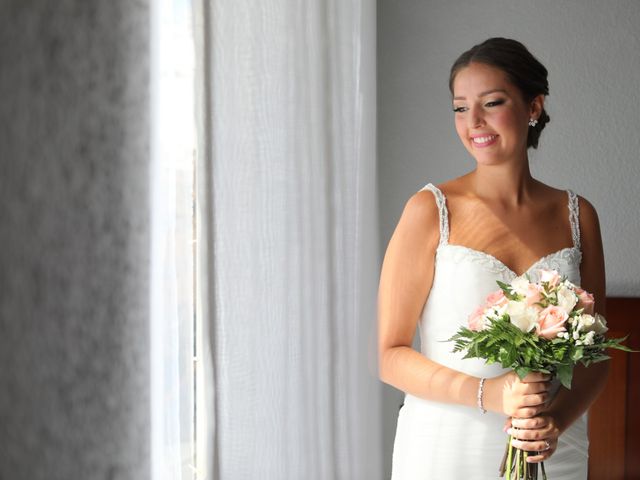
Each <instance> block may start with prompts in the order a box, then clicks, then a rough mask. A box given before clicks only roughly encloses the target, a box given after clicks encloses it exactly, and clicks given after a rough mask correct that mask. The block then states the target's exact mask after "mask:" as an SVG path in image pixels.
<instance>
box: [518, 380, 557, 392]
mask: <svg viewBox="0 0 640 480" xmlns="http://www.w3.org/2000/svg"><path fill="white" fill-rule="evenodd" d="M550 389H551V382H532V383H525V384H524V390H525V393H543V392H548V391H549V390H550Z"/></svg>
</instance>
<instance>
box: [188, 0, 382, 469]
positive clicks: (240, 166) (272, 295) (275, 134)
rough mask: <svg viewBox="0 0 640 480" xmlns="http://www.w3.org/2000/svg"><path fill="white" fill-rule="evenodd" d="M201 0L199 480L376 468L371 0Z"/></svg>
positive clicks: (378, 441) (377, 387)
mask: <svg viewBox="0 0 640 480" xmlns="http://www.w3.org/2000/svg"><path fill="white" fill-rule="evenodd" d="M203 2H204V3H203V4H202V7H201V8H202V12H203V17H202V18H203V25H202V32H201V35H200V37H199V53H198V55H199V59H200V67H199V68H200V71H201V74H202V75H201V77H200V78H202V79H203V81H204V82H205V83H204V85H203V88H202V89H201V91H200V93H199V99H200V102H201V103H202V104H203V105H204V106H203V107H201V118H200V121H199V128H200V144H201V147H200V148H201V151H202V152H203V153H204V155H203V156H204V158H205V159H206V161H207V164H208V167H206V168H203V169H202V170H201V172H204V174H205V175H206V176H207V177H206V179H205V182H204V189H205V191H203V192H200V195H201V198H203V199H204V202H205V203H206V205H207V206H206V207H204V208H203V212H204V213H205V215H208V216H207V217H206V218H204V219H203V221H204V222H205V228H206V229H208V231H209V237H208V238H210V240H211V244H210V245H208V248H210V252H209V253H208V255H207V256H206V262H207V264H206V268H207V270H206V271H205V272H203V274H204V275H205V277H207V279H208V280H207V282H208V284H207V285H208V287H207V288H208V289H209V290H208V295H209V297H208V298H203V299H202V301H203V302H204V303H206V308H208V309H209V310H208V311H209V321H210V322H211V323H210V325H209V326H210V329H211V330H210V335H211V340H212V343H211V348H212V355H213V366H214V371H213V372H212V377H211V378H212V379H213V381H214V384H213V388H212V390H211V393H212V395H213V398H212V399H211V400H212V402H213V403H214V409H215V410H214V411H215V415H214V416H215V418H214V419H212V421H211V423H212V424H213V423H215V443H214V445H213V452H212V457H211V458H212V461H213V463H214V465H213V467H214V468H213V472H215V473H214V478H220V479H234V480H236V479H237V480H241V479H253V478H261V479H277V480H282V479H299V478H305V479H322V480H325V479H334V478H335V479H338V478H344V479H377V478H381V477H382V473H381V472H382V460H381V456H382V455H381V452H382V440H381V436H382V435H381V428H380V423H381V422H380V418H381V416H380V400H379V398H380V384H379V382H378V377H377V364H376V354H375V352H376V340H375V338H376V334H375V332H376V294H377V275H378V271H379V259H378V251H379V249H378V245H377V239H378V233H377V232H378V230H377V205H376V197H377V196H376V191H375V189H376V178H375V175H376V158H375V3H374V2H373V1H372V0H353V1H349V2H343V1H339V0H306V1H294V0H277V1H273V0H271V1H256V0H254V1H250V0H210V1H207V0H203ZM205 236H206V235H205Z"/></svg>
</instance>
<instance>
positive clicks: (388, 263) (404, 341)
mask: <svg viewBox="0 0 640 480" xmlns="http://www.w3.org/2000/svg"><path fill="white" fill-rule="evenodd" d="M439 238H440V232H439V215H438V208H437V205H436V202H435V197H434V195H433V193H431V192H430V191H421V192H417V193H415V194H414V195H413V196H412V197H411V198H409V200H408V201H407V203H406V204H405V207H404V210H403V212H402V215H401V217H400V220H399V222H398V225H397V226H396V229H395V231H394V232H393V235H392V236H391V239H390V240H389V244H388V246H387V250H386V253H385V256H384V260H383V263H382V270H381V274H380V285H379V289H378V353H379V356H380V360H381V361H382V360H383V357H384V354H385V352H386V351H387V350H388V349H389V348H392V347H396V346H401V345H406V346H411V344H412V341H413V336H414V333H415V329H416V325H417V323H418V318H419V316H420V312H421V310H422V308H423V306H424V303H425V301H426V299H427V296H428V294H429V291H430V289H431V283H432V281H433V270H434V262H435V251H436V248H437V245H438V241H439ZM381 366H382V365H381Z"/></svg>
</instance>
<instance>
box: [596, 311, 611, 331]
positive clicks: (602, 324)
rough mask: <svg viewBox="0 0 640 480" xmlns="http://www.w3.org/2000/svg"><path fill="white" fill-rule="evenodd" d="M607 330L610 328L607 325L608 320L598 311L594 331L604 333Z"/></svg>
mask: <svg viewBox="0 0 640 480" xmlns="http://www.w3.org/2000/svg"><path fill="white" fill-rule="evenodd" d="M607 330H609V328H608V327H607V320H606V319H605V318H604V317H603V316H602V315H600V314H599V313H596V316H595V322H594V324H593V331H594V332H596V333H597V334H598V335H604V333H605V332H606V331H607Z"/></svg>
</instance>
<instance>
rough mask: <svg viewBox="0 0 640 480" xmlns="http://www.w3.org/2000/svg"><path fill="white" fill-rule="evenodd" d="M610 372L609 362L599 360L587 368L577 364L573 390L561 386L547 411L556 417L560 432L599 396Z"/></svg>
mask: <svg viewBox="0 0 640 480" xmlns="http://www.w3.org/2000/svg"><path fill="white" fill-rule="evenodd" d="M608 374H609V362H608V361H604V362H599V363H595V364H593V365H591V366H590V367H588V368H586V367H584V366H582V365H577V366H576V367H575V369H574V372H573V381H572V382H571V390H568V389H566V388H564V387H560V390H559V391H558V394H557V395H556V397H555V398H554V399H553V401H552V403H551V405H549V407H548V409H547V412H548V413H549V414H550V415H551V416H552V417H553V418H554V420H555V422H556V425H557V426H558V428H559V429H560V432H561V433H562V432H564V431H565V430H566V429H567V428H569V427H570V426H571V424H572V423H573V422H574V421H576V419H578V418H579V417H580V416H581V415H582V414H584V412H586V411H587V410H588V408H589V407H590V406H591V404H592V403H593V402H594V401H595V400H596V399H597V398H598V395H599V394H600V392H601V391H602V389H603V388H604V386H605V384H606V381H607V376H608Z"/></svg>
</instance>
